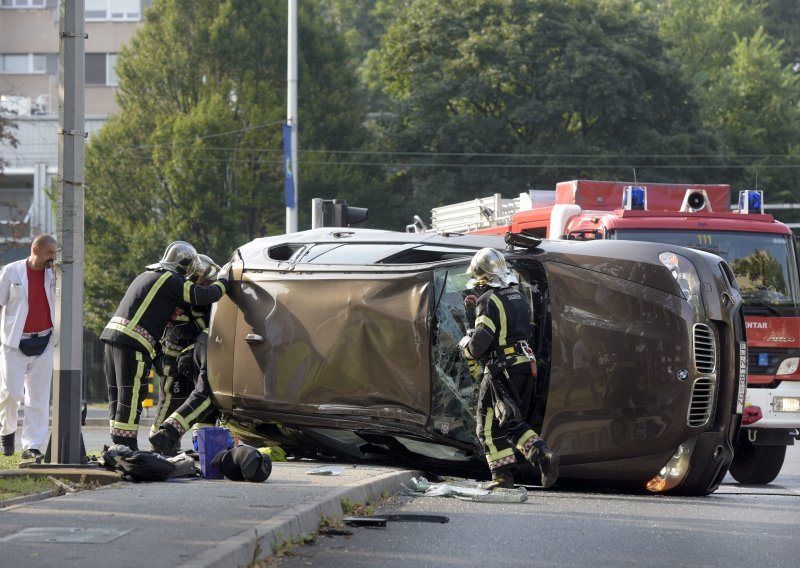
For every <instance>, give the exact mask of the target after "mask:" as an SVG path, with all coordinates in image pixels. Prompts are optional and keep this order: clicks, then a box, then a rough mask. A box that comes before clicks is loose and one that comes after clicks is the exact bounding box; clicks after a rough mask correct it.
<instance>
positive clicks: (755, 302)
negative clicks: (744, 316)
mask: <svg viewBox="0 0 800 568" xmlns="http://www.w3.org/2000/svg"><path fill="white" fill-rule="evenodd" d="M742 300H744V302H745V305H744V307H745V308H748V307H751V306H749V305H748V304H751V305H755V306H758V307H761V308H767V310H769V311H770V312H771V313H773V314H775V315H776V316H779V315H781V312H780V310H779V309H778V308H776V307H775V306H773V305H771V304H768V303H766V302H765V301H763V300H757V299H755V298H753V297H752V296H751V297H748V296H742Z"/></svg>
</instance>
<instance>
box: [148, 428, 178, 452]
mask: <svg viewBox="0 0 800 568" xmlns="http://www.w3.org/2000/svg"><path fill="white" fill-rule="evenodd" d="M149 440H150V445H151V446H153V451H155V452H158V453H159V454H161V455H162V456H167V457H172V456H177V455H178V452H179V451H180V446H179V440H178V436H177V433H176V432H174V431H173V429H172V428H170V427H169V426H165V425H162V426H161V428H159V429H158V432H155V433H154V434H151V435H150V438H149Z"/></svg>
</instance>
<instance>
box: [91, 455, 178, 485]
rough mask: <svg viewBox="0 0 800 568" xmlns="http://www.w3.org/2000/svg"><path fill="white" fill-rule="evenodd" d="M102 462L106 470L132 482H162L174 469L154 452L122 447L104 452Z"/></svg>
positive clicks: (171, 464) (167, 461) (173, 465)
mask: <svg viewBox="0 0 800 568" xmlns="http://www.w3.org/2000/svg"><path fill="white" fill-rule="evenodd" d="M102 461H103V465H104V466H105V467H106V468H107V469H110V470H113V471H119V472H120V473H122V475H123V477H125V478H127V479H131V480H132V481H164V480H166V479H167V478H168V477H169V476H170V474H171V473H172V472H173V471H175V467H176V466H175V464H174V463H172V462H171V461H169V460H167V458H165V457H164V456H162V455H160V454H157V453H156V452H146V451H143V450H136V451H132V450H131V449H130V448H125V447H124V446H123V447H120V446H112V447H111V448H109V449H107V450H106V451H104V452H103V456H102Z"/></svg>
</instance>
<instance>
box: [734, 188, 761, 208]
mask: <svg viewBox="0 0 800 568" xmlns="http://www.w3.org/2000/svg"><path fill="white" fill-rule="evenodd" d="M763 212H764V192H763V191H761V190H752V189H746V190H744V191H740V192H739V213H743V214H747V213H763Z"/></svg>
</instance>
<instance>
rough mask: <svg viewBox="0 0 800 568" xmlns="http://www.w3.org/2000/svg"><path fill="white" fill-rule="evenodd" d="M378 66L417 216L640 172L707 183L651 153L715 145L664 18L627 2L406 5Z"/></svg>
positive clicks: (400, 169) (394, 144)
mask: <svg viewBox="0 0 800 568" xmlns="http://www.w3.org/2000/svg"><path fill="white" fill-rule="evenodd" d="M373 62H374V65H376V69H375V73H376V75H377V76H379V77H380V79H381V85H382V88H383V92H384V94H385V95H386V96H387V97H388V98H389V100H390V110H391V111H392V114H391V115H390V116H389V117H388V118H386V119H384V120H382V121H380V122H379V124H378V125H377V129H378V130H379V132H380V136H381V137H382V138H381V139H382V140H385V141H386V142H387V143H388V144H390V145H391V148H392V149H393V150H395V151H399V152H412V153H416V154H415V155H403V156H401V158H400V159H399V160H398V162H400V160H402V163H398V165H397V168H396V174H395V175H396V176H398V177H402V179H399V180H397V181H398V187H399V188H400V190H401V191H403V192H405V193H406V195H405V197H406V200H407V202H408V203H410V204H411V206H412V207H414V208H415V209H416V211H414V212H416V213H427V210H429V209H430V207H431V206H435V205H440V204H443V203H448V202H453V201H460V200H465V199H469V198H471V197H474V196H478V195H487V194H491V193H494V192H500V193H505V194H506V195H516V194H518V193H519V192H520V191H524V190H526V189H528V188H529V187H535V188H540V187H545V188H552V187H553V186H554V184H555V182H556V181H559V180H565V179H573V178H576V177H592V178H600V179H603V178H614V179H619V178H624V179H630V178H631V177H633V175H634V172H633V170H634V168H635V169H636V171H637V173H638V175H639V177H640V178H646V179H648V180H651V181H659V180H661V179H664V180H667V179H668V180H672V181H682V180H689V179H691V180H693V181H703V179H699V178H704V177H705V174H704V173H703V171H702V170H701V171H699V172H698V170H696V169H693V170H690V169H686V170H682V169H680V167H678V168H676V167H674V166H675V160H674V159H669V158H666V157H665V158H653V157H652V156H651V155H653V154H692V153H703V154H708V153H712V154H713V150H714V148H715V139H714V136H712V135H711V134H710V133H709V132H707V131H703V130H702V129H700V128H698V124H699V118H698V114H697V108H696V105H695V102H694V99H693V98H692V97H690V96H687V92H688V91H689V87H688V85H687V84H686V83H685V82H684V81H683V80H682V78H681V76H680V75H679V73H678V71H677V70H676V69H675V66H674V64H673V62H672V61H671V60H670V59H669V58H668V57H667V55H666V53H665V52H664V48H663V44H662V42H661V41H660V39H659V37H658V34H657V26H656V22H655V20H654V19H653V18H650V17H643V16H642V14H641V13H640V10H639V8H638V5H637V4H634V3H631V2H628V1H624V0H604V1H601V2H597V1H595V0H528V1H523V0H514V1H510V2H508V1H501V0H477V1H476V0H440V1H434V2H432V1H429V0H425V1H423V0H420V1H414V2H409V3H408V4H407V5H406V6H405V7H404V9H403V10H402V11H401V13H400V14H398V17H397V18H396V19H395V20H394V22H393V24H392V25H391V26H390V27H389V28H388V30H387V33H386V35H385V36H384V38H383V41H382V44H381V48H380V52H379V56H378V57H375V58H374V59H373ZM709 150H711V152H709ZM633 154H635V155H633ZM620 156H626V157H625V158H624V159H620ZM677 165H678V166H681V164H677ZM696 165H697V164H692V166H696ZM667 166H668V167H669V169H666V170H665V169H663V168H665V167H667ZM409 213H411V212H410V211H409ZM407 218H409V219H410V216H409V217H407Z"/></svg>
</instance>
